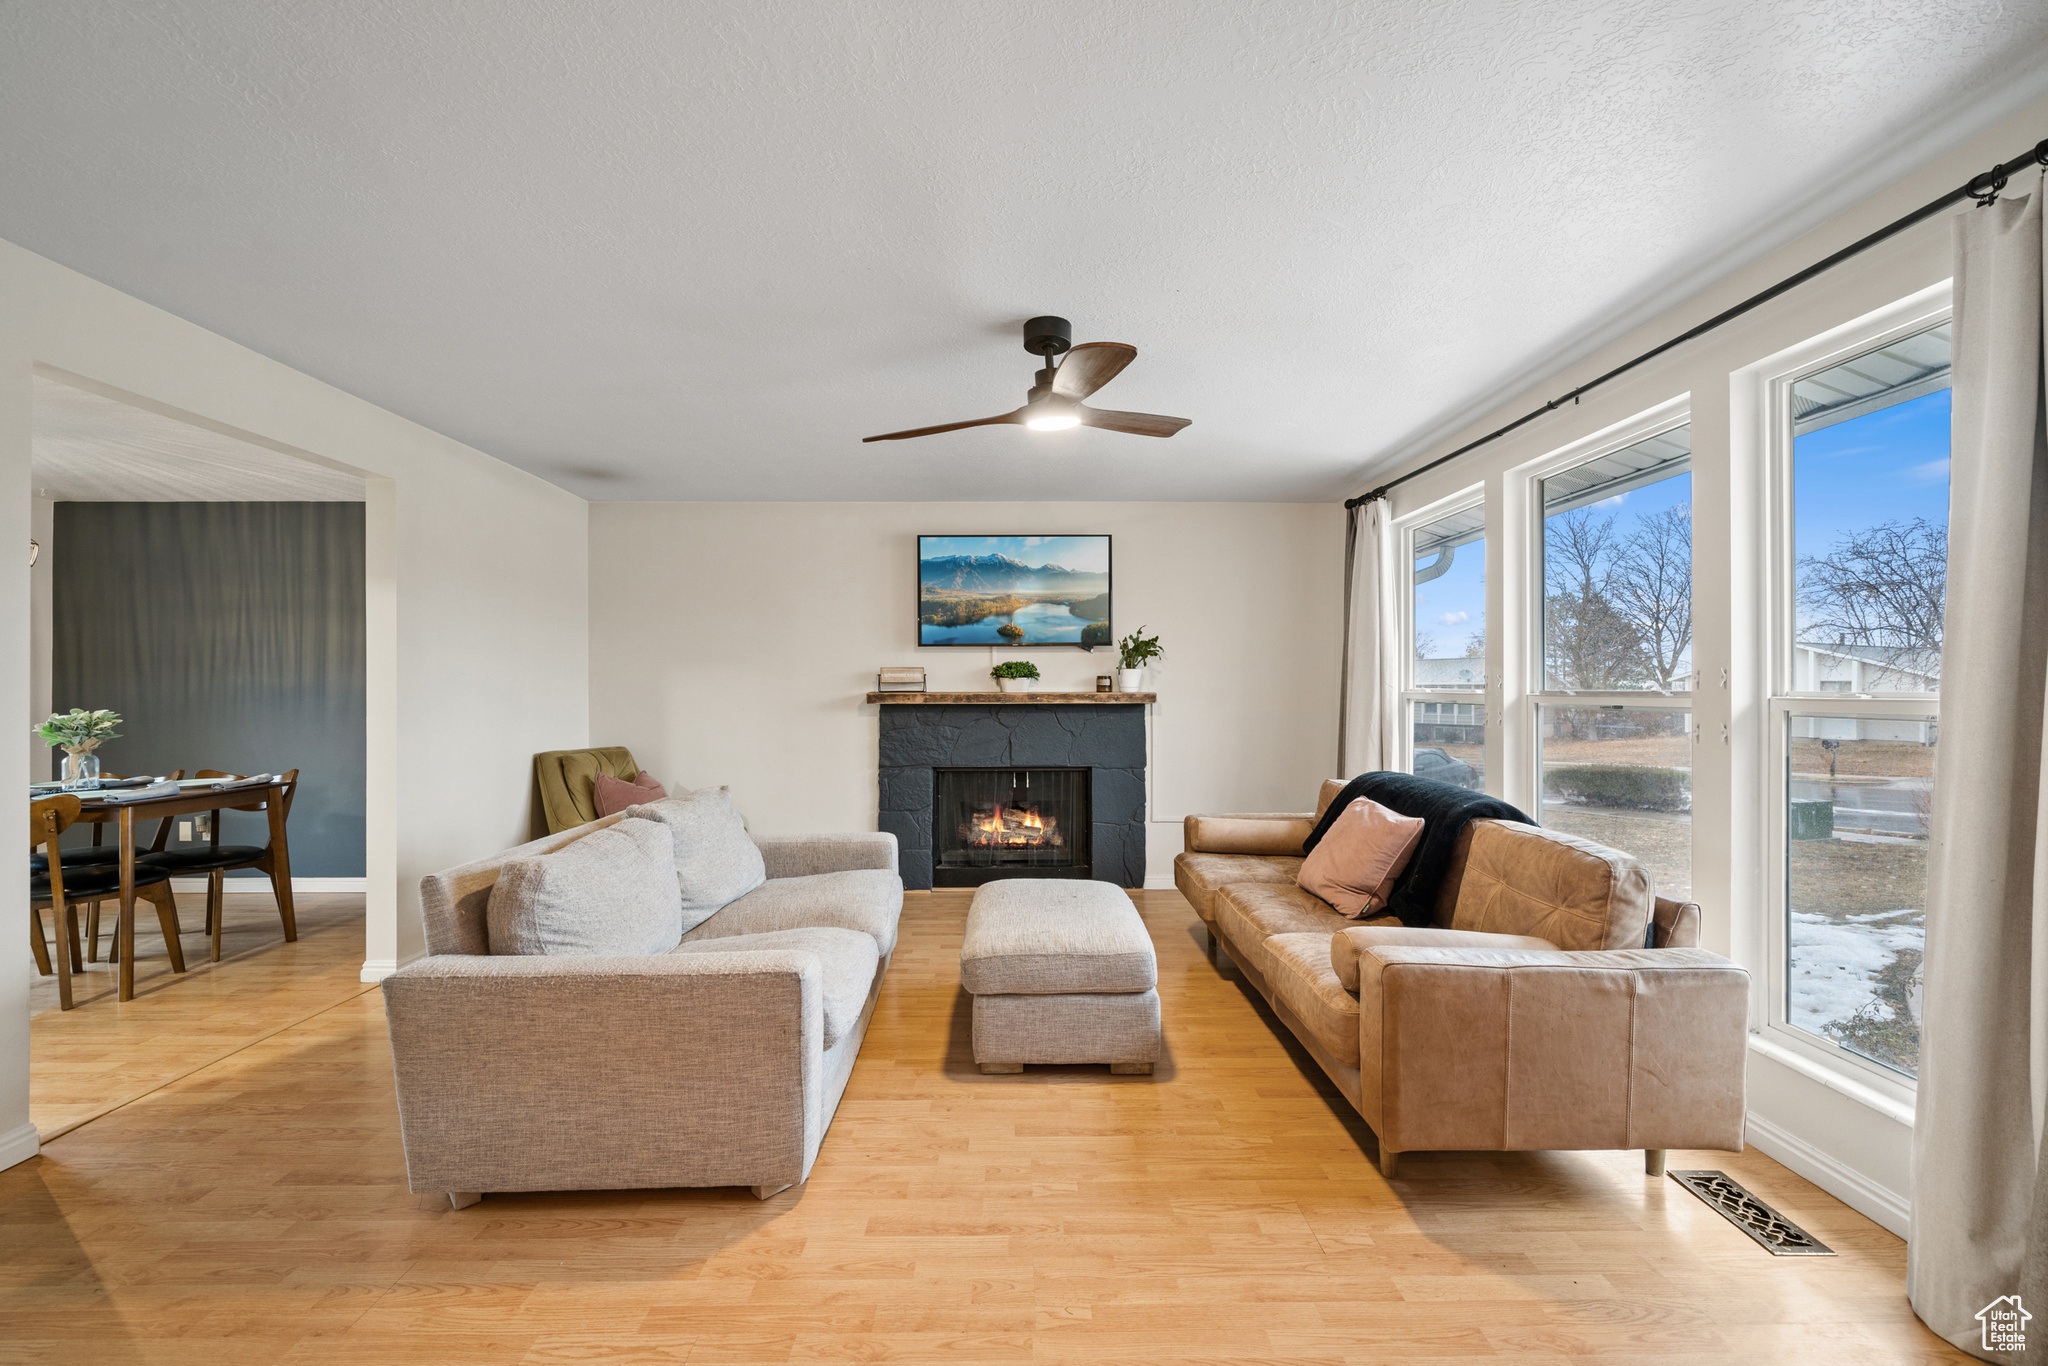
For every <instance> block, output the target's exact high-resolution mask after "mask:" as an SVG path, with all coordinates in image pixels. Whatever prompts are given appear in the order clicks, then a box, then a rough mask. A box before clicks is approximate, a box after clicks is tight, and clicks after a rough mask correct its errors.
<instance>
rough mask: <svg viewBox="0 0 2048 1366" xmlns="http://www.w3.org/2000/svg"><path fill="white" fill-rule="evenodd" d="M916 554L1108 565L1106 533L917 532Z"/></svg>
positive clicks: (1072, 565) (1089, 567)
mask: <svg viewBox="0 0 2048 1366" xmlns="http://www.w3.org/2000/svg"><path fill="white" fill-rule="evenodd" d="M918 541H919V545H918V558H920V559H927V560H930V559H938V558H940V557H942V556H946V555H1007V556H1009V557H1010V558H1011V559H1013V560H1017V561H1019V562H1021V563H1024V564H1028V565H1030V566H1031V567H1032V568H1034V569H1035V568H1037V567H1039V566H1040V565H1047V564H1059V565H1065V566H1066V567H1067V568H1069V569H1081V570H1095V571H1097V572H1106V571H1107V570H1108V569H1109V537H1107V536H920V537H919V538H918Z"/></svg>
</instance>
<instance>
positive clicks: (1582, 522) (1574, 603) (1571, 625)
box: [1543, 508, 1643, 692]
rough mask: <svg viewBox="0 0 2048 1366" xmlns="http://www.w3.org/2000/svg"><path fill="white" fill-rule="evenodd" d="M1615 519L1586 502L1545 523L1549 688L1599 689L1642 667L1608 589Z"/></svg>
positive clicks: (1636, 643)
mask: <svg viewBox="0 0 2048 1366" xmlns="http://www.w3.org/2000/svg"><path fill="white" fill-rule="evenodd" d="M1619 548H1620V547H1619V543H1618V541H1617V538H1616V536H1615V532H1614V518H1613V517H1612V516H1608V517H1598V516H1595V515H1594V514H1593V513H1592V512H1591V511H1589V510H1588V509H1586V508H1577V509H1574V510H1573V511H1570V512H1561V513H1559V514H1557V515H1556V516H1554V517H1550V518H1546V519H1545V521H1544V524H1543V576H1544V580H1545V582H1544V601H1543V666H1544V671H1545V672H1546V673H1547V674H1548V675H1549V684H1550V686H1551V687H1555V688H1564V689H1572V690H1579V691H1588V692H1597V691H1601V690H1605V689H1609V688H1619V687H1626V686H1628V685H1629V684H1630V683H1631V682H1632V681H1634V680H1635V679H1636V678H1637V677H1638V676H1639V675H1640V674H1641V673H1642V672H1643V670H1642V668H1641V651H1642V643H1641V641H1640V640H1639V639H1638V637H1637V633H1636V630H1635V627H1634V625H1633V624H1632V623H1631V622H1629V621H1628V620H1627V618H1626V617H1624V616H1623V615H1622V613H1620V612H1618V611H1617V610H1615V605H1614V603H1613V601H1612V599H1611V598H1610V596H1609V590H1610V588H1611V587H1612V581H1613V578H1614V560H1615V557H1616V554H1617V552H1618V550H1619Z"/></svg>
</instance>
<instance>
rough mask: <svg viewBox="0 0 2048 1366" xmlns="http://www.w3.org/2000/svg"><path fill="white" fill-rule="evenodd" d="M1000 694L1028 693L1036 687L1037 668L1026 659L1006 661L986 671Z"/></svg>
mask: <svg viewBox="0 0 2048 1366" xmlns="http://www.w3.org/2000/svg"><path fill="white" fill-rule="evenodd" d="M988 676H989V677H990V678H993V679H994V680H995V681H996V687H997V689H998V690H999V691H1002V692H1030V691H1031V690H1032V689H1033V688H1035V687H1037V686H1038V666H1037V665H1036V664H1033V663H1032V662H1031V661H1030V660H1028V659H1006V660H1004V661H1003V662H1002V663H1000V664H998V665H996V666H995V667H994V668H993V669H990V670H989V671H988Z"/></svg>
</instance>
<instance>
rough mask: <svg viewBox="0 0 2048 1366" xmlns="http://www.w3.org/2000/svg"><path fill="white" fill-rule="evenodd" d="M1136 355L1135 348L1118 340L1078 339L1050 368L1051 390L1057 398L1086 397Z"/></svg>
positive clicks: (1110, 378) (1111, 377)
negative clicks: (1085, 340) (1057, 367)
mask: <svg viewBox="0 0 2048 1366" xmlns="http://www.w3.org/2000/svg"><path fill="white" fill-rule="evenodd" d="M1137 358H1138V348H1137V347H1135V346H1125V345H1124V344H1123V343H1122V342H1082V343H1081V344H1080V345H1079V346H1077V347H1075V348H1074V349H1073V350H1071V351H1069V352H1067V355H1066V359H1065V360H1062V361H1061V362H1060V368H1059V369H1057V370H1055V371H1053V376H1052V391H1053V392H1054V393H1055V394H1058V395H1059V396H1060V397H1061V398H1075V399H1079V398H1086V397H1088V395H1090V394H1092V393H1094V392H1095V391H1096V390H1097V389H1100V388H1101V387H1102V386H1103V385H1105V384H1107V383H1109V382H1110V381H1111V380H1113V379H1115V378H1116V377H1117V375H1118V374H1120V373H1121V372H1122V371H1123V368H1124V367H1125V366H1126V365H1129V364H1130V363H1131V362H1132V361H1134V360H1136V359H1137Z"/></svg>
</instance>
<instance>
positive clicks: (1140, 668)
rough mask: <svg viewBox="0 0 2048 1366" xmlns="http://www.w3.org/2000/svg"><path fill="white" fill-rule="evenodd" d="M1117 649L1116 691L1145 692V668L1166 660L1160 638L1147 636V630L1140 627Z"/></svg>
mask: <svg viewBox="0 0 2048 1366" xmlns="http://www.w3.org/2000/svg"><path fill="white" fill-rule="evenodd" d="M1116 649H1117V670H1116V690H1117V691H1118V692H1143V691H1145V666H1146V665H1147V664H1148V663H1150V662H1151V661H1153V660H1155V659H1164V658H1166V651H1164V650H1162V649H1161V648H1159V637H1158V636H1148V635H1146V634H1145V628H1144V627H1142V626H1140V627H1139V628H1138V629H1137V630H1135V631H1133V632H1131V633H1130V634H1129V635H1127V636H1125V637H1124V638H1123V639H1122V640H1120V641H1118V642H1117V643H1116Z"/></svg>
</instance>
